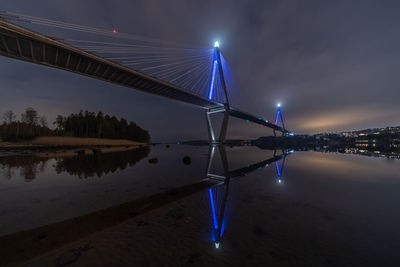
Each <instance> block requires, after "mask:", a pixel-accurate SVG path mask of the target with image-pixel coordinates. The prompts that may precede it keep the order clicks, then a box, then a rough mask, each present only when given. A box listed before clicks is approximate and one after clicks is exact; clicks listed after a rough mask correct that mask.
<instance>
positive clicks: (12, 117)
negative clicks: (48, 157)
mask: <svg viewBox="0 0 400 267" xmlns="http://www.w3.org/2000/svg"><path fill="white" fill-rule="evenodd" d="M52 125H53V129H51V128H50V127H49V125H48V122H47V119H46V117H45V116H40V115H39V113H38V111H36V110H35V109H33V108H31V107H29V108H26V109H25V112H24V113H22V114H21V116H20V119H17V115H16V114H15V113H14V112H13V111H12V110H8V111H6V112H5V113H4V115H3V123H2V124H1V125H0V138H1V140H3V141H18V140H29V139H33V138H35V137H39V136H73V137H93V138H108V139H126V140H132V141H139V142H149V141H150V134H149V133H148V131H146V130H144V129H142V128H141V127H139V126H138V125H136V124H135V123H134V122H128V121H127V120H126V119H124V118H121V119H118V118H117V117H115V116H110V115H104V114H103V113H102V112H98V113H95V112H89V111H87V110H86V111H82V110H81V111H80V112H79V113H71V114H70V115H68V116H62V115H58V116H57V117H56V120H55V121H54V122H53V123H52Z"/></svg>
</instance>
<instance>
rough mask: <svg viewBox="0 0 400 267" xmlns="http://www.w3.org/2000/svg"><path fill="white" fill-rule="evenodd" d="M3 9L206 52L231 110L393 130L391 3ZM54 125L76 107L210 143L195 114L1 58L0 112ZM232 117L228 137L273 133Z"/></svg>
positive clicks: (397, 24)
mask: <svg viewBox="0 0 400 267" xmlns="http://www.w3.org/2000/svg"><path fill="white" fill-rule="evenodd" d="M0 10H3V11H11V12H16V13H22V14H26V15H32V16H38V17H43V18H49V19H54V20H59V21H66V22H70V23H75V24H80V25H87V26H92V27H97V28H106V29H107V28H110V29H112V28H114V27H117V28H118V30H119V31H121V32H126V33H131V34H136V35H141V36H147V37H151V38H157V39H161V40H166V41H171V42H176V43H185V44H190V45H193V46H201V47H208V46H209V47H212V45H213V43H214V41H215V40H219V42H220V46H221V52H222V54H223V55H224V58H225V59H226V60H227V62H228V63H229V65H230V69H231V70H232V72H233V73H234V76H235V77H236V80H237V83H238V84H239V85H240V86H239V87H238V88H235V89H233V88H232V90H231V92H230V94H231V99H230V100H231V103H232V105H233V106H234V107H237V108H240V109H242V110H246V111H248V112H250V113H252V114H258V115H260V116H262V117H265V118H267V119H270V120H273V118H274V115H275V105H276V103H278V102H281V103H282V112H283V116H284V119H285V125H286V127H287V128H288V129H289V130H291V131H293V132H296V133H307V134H312V133H319V132H327V131H329V132H334V131H342V130H355V129H363V128H370V127H384V126H389V125H392V126H397V125H400V118H399V116H398V115H399V114H400V105H398V100H399V99H400V90H399V84H400V75H399V74H398V72H399V69H400V52H399V47H400V34H399V29H400V16H398V14H399V10H400V2H398V1H385V0H383V1H378V0H376V1H368V0H364V1H319V0H315V1H312V0H307V1H286V0H283V1H277V0H274V1H208V0H203V1H185V0H177V1H175V0H171V1H155V0H143V1H133V0H129V1H122V0H114V1H105V0H96V1H95V0H87V1H79V0H69V1H58V0H35V1H27V0H26V1H21V0H13V1H2V2H1V3H0ZM26 107H34V108H35V109H37V110H38V111H39V113H40V114H42V115H45V116H46V117H47V118H48V120H49V121H53V120H54V118H55V117H56V115H58V114H63V115H67V114H69V113H71V112H78V111H79V110H80V109H83V110H85V109H88V110H90V111H95V112H97V111H99V110H101V111H103V112H104V113H108V114H112V115H116V116H117V117H124V118H126V119H128V120H132V121H135V122H136V123H137V124H138V125H140V126H141V127H143V128H145V129H147V130H149V132H150V134H151V136H152V140H153V141H175V140H191V139H205V138H207V128H206V122H205V115H204V110H203V109H199V108H197V107H194V106H190V105H186V104H182V103H180V102H175V101H173V100H169V99H163V98H161V97H158V96H154V95H151V94H146V93H143V92H139V91H136V90H133V89H130V88H124V87H121V86H117V85H113V84H110V83H107V82H103V81H99V80H95V79H91V78H88V77H83V76H79V75H76V74H73V73H69V72H65V71H62V70H56V69H51V68H47V67H43V66H39V65H34V64H30V63H26V62H22V61H16V60H13V59H9V58H5V57H1V58H0V113H1V114H3V113H4V112H5V111H6V110H10V109H11V110H13V111H15V112H16V113H17V114H20V113H22V112H23V110H24V109H25V108H26ZM270 134H271V131H270V130H268V129H265V128H264V127H261V126H257V125H252V124H249V123H245V122H243V121H240V120H237V119H231V120H230V124H229V129H228V138H257V137H260V136H265V135H270Z"/></svg>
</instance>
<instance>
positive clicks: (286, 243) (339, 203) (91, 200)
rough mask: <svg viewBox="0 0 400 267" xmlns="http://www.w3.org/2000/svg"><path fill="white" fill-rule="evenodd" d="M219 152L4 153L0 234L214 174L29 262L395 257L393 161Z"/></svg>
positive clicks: (326, 262) (315, 261) (398, 234)
mask: <svg viewBox="0 0 400 267" xmlns="http://www.w3.org/2000/svg"><path fill="white" fill-rule="evenodd" d="M223 151H225V152H226V157H227V161H226V163H227V165H228V166H225V168H224V164H223V163H224V161H223V158H224V157H223V155H224V153H222V154H220V150H219V149H218V148H217V149H216V150H215V151H214V157H213V160H212V165H211V168H209V169H207V166H208V159H209V156H210V149H209V148H208V147H195V146H182V145H172V146H170V147H168V148H167V147H165V146H155V147H150V148H148V149H147V148H142V149H140V150H136V151H128V152H114V153H107V154H101V155H87V156H80V157H68V158H46V157H35V156H15V157H2V158H0V193H1V200H2V201H0V236H3V237H4V236H8V237H13V236H16V238H17V237H18V236H17V234H18V233H20V232H21V231H25V230H29V229H35V228H38V227H40V226H46V225H52V224H54V223H56V222H60V221H66V220H68V219H71V218H74V217H80V216H83V215H85V214H91V213H93V212H96V211H98V210H102V209H104V208H110V209H111V210H112V209H113V207H116V206H117V205H119V204H122V203H127V202H132V201H135V200H137V199H146V197H151V196H154V195H156V194H162V193H163V192H169V190H173V189H176V188H178V189H179V188H182V190H186V191H187V190H188V188H189V189H190V188H191V185H195V184H196V183H198V182H199V181H201V180H204V179H205V178H207V174H208V175H210V174H214V175H215V177H217V176H230V177H231V179H230V180H229V182H226V180H225V181H223V180H214V181H215V183H214V184H213V185H210V186H208V185H207V186H206V187H204V188H203V189H201V190H197V191H193V192H192V191H190V190H189V191H190V192H191V193H190V194H189V193H188V194H186V195H185V197H182V198H180V197H179V196H180V195H179V190H178V191H177V192H178V193H176V192H175V193H174V194H177V195H176V199H174V200H173V201H167V202H166V203H162V202H161V203H159V202H157V203H158V204H157V205H158V206H157V208H155V209H152V210H150V211H148V212H144V213H140V214H134V216H133V218H132V219H128V220H124V221H121V223H119V224H115V225H110V227H109V228H107V229H105V230H102V231H99V232H97V233H95V234H92V235H90V236H84V235H83V239H80V240H78V241H76V242H74V243H71V244H68V245H67V246H66V247H64V248H62V249H59V250H56V251H53V252H51V253H50V254H48V255H46V256H44V257H42V258H39V259H37V260H35V261H33V262H31V263H30V264H31V265H37V266H42V265H46V264H47V265H50V266H51V265H62V264H65V263H70V264H75V265H78V266H80V265H98V264H106V265H116V264H119V265H134V264H136V265H161V264H164V263H167V264H169V265H172V266H180V265H191V264H194V265H199V266H201V265H227V264H233V265H235V266H236V265H243V266H254V265H255V266H259V265H265V264H271V265H273V266H398V265H399V264H400V256H398V253H397V248H398V246H399V245H400V229H399V227H398V225H400V215H399V212H398V207H397V206H398V203H399V201H400V194H399V190H400V176H399V170H400V162H399V161H398V160H390V159H385V158H377V157H366V156H360V155H352V154H340V153H321V152H312V151H307V152H306V151H304V152H293V153H290V152H289V153H288V152H287V151H284V154H282V151H270V150H261V149H258V148H255V147H234V148H230V147H226V148H225V149H224V150H223ZM221 155H222V159H221ZM187 156H189V157H190V160H189V161H188V160H187V158H186V160H184V157H187ZM152 158H157V163H150V162H149V159H152ZM226 167H228V169H229V170H228V171H227V168H226ZM184 186H188V187H184ZM45 229H46V228H45ZM60 238H61V237H60ZM44 239H45V238H44ZM38 242H42V241H38Z"/></svg>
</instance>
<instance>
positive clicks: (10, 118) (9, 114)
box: [3, 110, 16, 124]
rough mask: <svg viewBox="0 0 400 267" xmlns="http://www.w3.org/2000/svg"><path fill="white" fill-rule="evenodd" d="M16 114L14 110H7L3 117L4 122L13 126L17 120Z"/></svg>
mask: <svg viewBox="0 0 400 267" xmlns="http://www.w3.org/2000/svg"><path fill="white" fill-rule="evenodd" d="M15 117H16V116H15V114H14V112H13V111H12V110H7V111H6V112H5V113H4V115H3V120H4V122H5V123H6V124H11V123H13V122H14V120H15Z"/></svg>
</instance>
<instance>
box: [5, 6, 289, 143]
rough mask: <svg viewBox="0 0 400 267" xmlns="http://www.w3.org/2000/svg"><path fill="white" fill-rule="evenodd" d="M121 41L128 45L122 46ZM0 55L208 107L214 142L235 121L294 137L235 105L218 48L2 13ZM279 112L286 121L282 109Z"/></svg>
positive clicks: (223, 140)
mask: <svg viewBox="0 0 400 267" xmlns="http://www.w3.org/2000/svg"><path fill="white" fill-rule="evenodd" d="M11 22H13V23H11ZM17 23H18V24H20V23H29V24H30V25H34V26H35V25H39V26H46V27H53V28H57V29H61V30H70V31H76V32H80V33H90V34H92V35H100V36H102V37H103V39H102V40H100V41H99V40H97V39H86V40H78V39H61V40H59V39H57V38H54V37H48V36H45V35H43V34H41V33H38V32H36V31H33V30H31V29H27V28H26V27H22V26H19V25H17ZM119 39H124V40H125V41H127V42H124V43H118V42H117V41H118V40H119ZM154 44H156V45H154ZM0 55H2V56H6V57H10V58H14V59H18V60H23V61H27V62H31V63H35V64H40V65H44V66H48V67H52V68H57V69H62V70H66V71H70V72H73V73H76V74H80V75H84V76H88V77H92V78H96V79H100V80H104V81H107V82H111V83H113V84H118V85H121V86H125V87H130V88H134V89H137V90H141V91H144V92H148V93H152V94H156V95H159V96H163V97H167V98H170V99H174V100H177V101H181V102H184V103H188V104H192V105H195V106H198V107H201V108H204V109H206V119H207V126H208V133H209V139H210V142H211V143H223V142H225V139H226V131H227V127H228V121H229V117H230V116H232V117H236V118H239V119H243V120H246V121H248V122H253V123H256V124H259V125H262V126H265V127H268V128H271V129H272V130H273V131H274V134H275V132H276V131H278V132H281V133H282V134H283V135H284V134H288V133H289V132H288V131H287V130H286V129H285V127H284V124H283V119H282V126H279V125H278V120H276V122H275V123H273V122H269V121H268V120H265V119H263V118H261V117H260V116H255V115H252V114H249V113H248V112H244V111H241V110H239V109H237V108H235V107H232V106H231V105H230V102H229V98H230V97H229V90H228V87H229V77H228V76H229V75H230V71H229V67H228V64H227V63H226V61H225V59H224V58H223V56H222V54H221V52H220V49H219V45H218V43H216V45H215V47H214V48H213V49H192V48H186V47H181V46H180V45H176V44H172V43H169V42H165V41H161V40H155V39H151V38H145V37H141V36H135V35H130V34H124V33H119V32H118V31H117V29H113V30H104V29H96V28H91V27H87V26H81V25H76V24H70V23H65V22H59V21H54V20H48V19H42V18H37V17H32V16H26V15H21V14H15V13H7V12H0ZM227 77H228V79H227ZM278 112H279V114H280V117H281V111H280V109H279V110H278ZM215 113H223V114H224V119H223V122H222V126H221V130H220V133H219V136H218V137H217V136H216V134H215V132H214V130H213V127H212V123H211V115H212V114H215ZM277 115H278V114H277Z"/></svg>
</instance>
